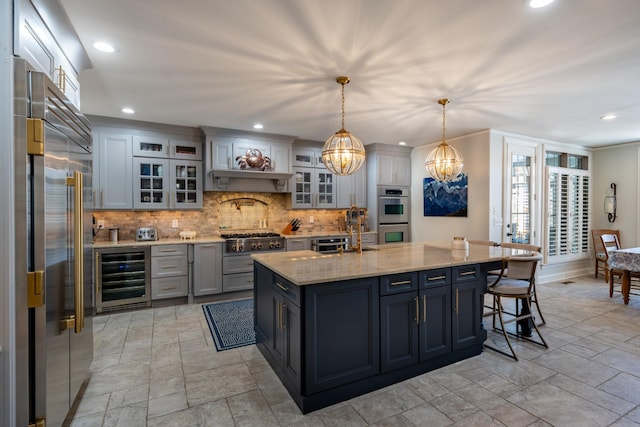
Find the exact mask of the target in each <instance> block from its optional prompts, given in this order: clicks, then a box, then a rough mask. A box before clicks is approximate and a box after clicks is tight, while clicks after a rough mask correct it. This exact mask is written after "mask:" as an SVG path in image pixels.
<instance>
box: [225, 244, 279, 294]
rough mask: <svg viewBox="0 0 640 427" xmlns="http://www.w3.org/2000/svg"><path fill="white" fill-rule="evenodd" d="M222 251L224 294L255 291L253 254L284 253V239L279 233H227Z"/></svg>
mask: <svg viewBox="0 0 640 427" xmlns="http://www.w3.org/2000/svg"><path fill="white" fill-rule="evenodd" d="M220 237H222V238H223V239H226V242H225V245H224V250H223V251H222V292H233V291H242V290H247V289H253V260H252V259H251V253H253V252H268V251H271V252H274V251H284V237H282V236H280V235H279V234H277V233H268V232H262V233H255V232H249V233H226V234H221V235H220Z"/></svg>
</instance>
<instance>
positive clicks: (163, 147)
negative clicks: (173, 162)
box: [133, 135, 169, 159]
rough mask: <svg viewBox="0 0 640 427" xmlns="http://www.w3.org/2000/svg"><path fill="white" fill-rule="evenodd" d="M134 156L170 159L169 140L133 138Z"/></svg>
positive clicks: (150, 137) (164, 138)
mask: <svg viewBox="0 0 640 427" xmlns="http://www.w3.org/2000/svg"><path fill="white" fill-rule="evenodd" d="M133 155H134V156H142V157H158V158H162V159H168V158H169V138H168V137H162V136H147V135H145V136H139V135H136V136H134V137H133Z"/></svg>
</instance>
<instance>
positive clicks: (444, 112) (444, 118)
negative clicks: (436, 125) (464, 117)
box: [442, 102, 447, 144]
mask: <svg viewBox="0 0 640 427" xmlns="http://www.w3.org/2000/svg"><path fill="white" fill-rule="evenodd" d="M446 134H447V103H446V102H443V103H442V143H443V144H445V143H446V142H447V140H446V139H445V135H446Z"/></svg>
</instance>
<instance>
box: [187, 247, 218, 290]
mask: <svg viewBox="0 0 640 427" xmlns="http://www.w3.org/2000/svg"><path fill="white" fill-rule="evenodd" d="M221 292H222V243H199V244H195V245H193V295H194V296H197V297H198V296H202V295H212V294H219V293H221Z"/></svg>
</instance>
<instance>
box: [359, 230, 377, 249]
mask: <svg viewBox="0 0 640 427" xmlns="http://www.w3.org/2000/svg"><path fill="white" fill-rule="evenodd" d="M360 244H361V245H362V247H363V248H366V247H367V246H372V245H377V244H378V233H363V234H361V235H360Z"/></svg>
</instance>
